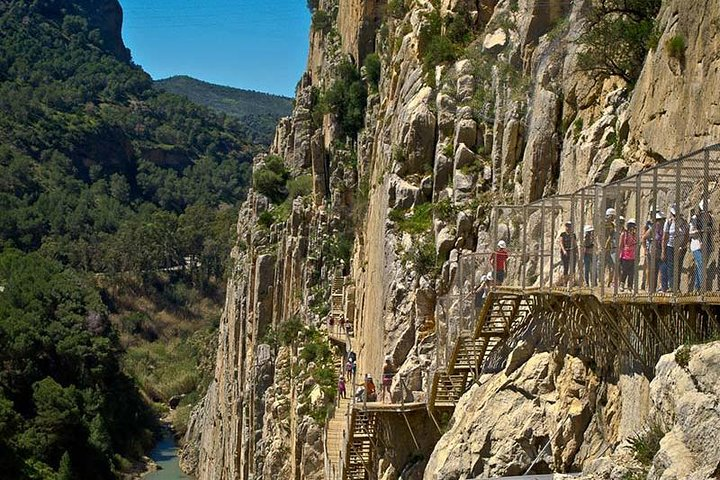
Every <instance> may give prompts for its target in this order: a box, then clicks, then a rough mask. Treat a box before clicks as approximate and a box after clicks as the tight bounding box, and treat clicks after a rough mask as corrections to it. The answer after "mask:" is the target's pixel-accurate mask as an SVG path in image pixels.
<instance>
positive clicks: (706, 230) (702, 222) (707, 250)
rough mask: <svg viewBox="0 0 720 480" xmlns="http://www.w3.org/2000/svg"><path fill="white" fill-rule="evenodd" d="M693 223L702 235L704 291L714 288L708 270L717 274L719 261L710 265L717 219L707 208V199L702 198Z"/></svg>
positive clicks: (702, 287) (702, 286)
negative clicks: (715, 219)
mask: <svg viewBox="0 0 720 480" xmlns="http://www.w3.org/2000/svg"><path fill="white" fill-rule="evenodd" d="M693 223H694V224H695V228H696V229H697V230H698V233H699V236H700V245H701V252H702V260H703V267H702V270H703V273H704V274H705V277H704V278H703V284H702V285H701V289H702V291H706V290H712V284H713V277H712V276H711V275H708V271H711V272H713V273H716V274H717V271H716V270H717V262H716V264H715V265H714V266H710V259H711V258H712V253H713V248H714V246H715V245H714V242H713V240H714V238H715V221H714V219H713V216H712V214H711V213H710V211H709V209H708V208H707V204H706V201H705V200H701V201H700V204H698V213H697V214H696V217H695V221H694V222H693Z"/></svg>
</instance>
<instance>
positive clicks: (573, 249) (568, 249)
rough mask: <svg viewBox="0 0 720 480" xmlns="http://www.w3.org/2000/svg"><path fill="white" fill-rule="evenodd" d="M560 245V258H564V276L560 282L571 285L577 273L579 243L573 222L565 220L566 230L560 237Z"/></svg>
mask: <svg viewBox="0 0 720 480" xmlns="http://www.w3.org/2000/svg"><path fill="white" fill-rule="evenodd" d="M558 245H559V247H560V260H562V266H563V276H562V280H560V284H561V285H563V286H570V284H571V283H572V278H573V276H574V275H575V262H576V261H577V252H578V243H577V236H576V235H575V232H573V231H572V222H570V221H569V220H568V221H567V222H565V231H564V232H561V233H560V237H559V238H558Z"/></svg>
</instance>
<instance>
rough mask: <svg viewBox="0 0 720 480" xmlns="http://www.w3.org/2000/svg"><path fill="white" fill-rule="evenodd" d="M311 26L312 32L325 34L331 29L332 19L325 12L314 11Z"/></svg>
mask: <svg viewBox="0 0 720 480" xmlns="http://www.w3.org/2000/svg"><path fill="white" fill-rule="evenodd" d="M311 24H312V29H313V30H314V31H316V32H323V33H327V32H328V31H330V27H332V18H331V17H330V15H329V14H328V13H327V12H326V11H325V10H315V11H314V12H313V15H312V23H311Z"/></svg>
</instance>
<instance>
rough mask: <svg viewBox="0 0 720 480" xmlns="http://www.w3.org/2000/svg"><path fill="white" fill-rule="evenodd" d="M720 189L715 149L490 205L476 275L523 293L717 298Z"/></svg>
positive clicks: (719, 162) (719, 157) (718, 157)
mask: <svg viewBox="0 0 720 480" xmlns="http://www.w3.org/2000/svg"><path fill="white" fill-rule="evenodd" d="M719 181H720V147H718V146H713V147H708V148H706V149H704V150H701V151H698V152H694V153H693V154H690V155H687V156H685V157H682V158H679V159H677V160H673V161H669V162H665V163H662V164H660V165H658V166H656V167H653V168H649V169H646V170H643V171H641V172H640V173H637V174H635V175H632V176H629V177H627V178H624V179H622V180H619V181H616V182H613V183H610V184H607V185H595V186H591V187H586V188H583V189H581V190H578V191H577V192H574V193H572V194H568V195H556V196H552V197H547V198H544V199H541V200H538V201H536V202H534V203H531V204H528V205H500V206H496V207H494V209H493V217H492V223H491V232H490V237H491V240H490V245H489V246H490V247H491V249H489V250H488V251H486V252H482V254H483V255H485V258H486V259H487V261H486V262H485V264H484V265H483V269H484V270H485V271H486V272H492V273H493V274H494V275H493V276H494V278H493V280H494V285H495V286H498V285H502V286H503V287H512V288H520V289H523V290H528V289H552V290H563V289H567V290H586V291H589V292H591V293H594V294H595V295H597V296H599V297H605V296H608V295H609V296H628V295H630V296H634V297H637V296H656V295H663V296H681V295H682V296H688V295H690V296H693V295H695V296H697V295H701V296H708V295H713V296H720V278H719V277H718V263H719V262H720V258H719V257H718V248H717V245H718V238H717V226H716V223H715V222H716V220H715V218H714V214H713V206H714V205H718V204H719V203H720V183H719ZM499 245H502V247H503V249H504V250H505V251H506V253H504V254H502V256H506V257H507V261H506V262H504V263H503V262H502V261H498V251H499V250H500V247H499ZM468 275H469V274H468V273H465V274H464V279H463V281H465V282H467V278H468ZM458 285H460V286H461V288H460V291H467V290H466V289H464V288H462V285H463V284H458Z"/></svg>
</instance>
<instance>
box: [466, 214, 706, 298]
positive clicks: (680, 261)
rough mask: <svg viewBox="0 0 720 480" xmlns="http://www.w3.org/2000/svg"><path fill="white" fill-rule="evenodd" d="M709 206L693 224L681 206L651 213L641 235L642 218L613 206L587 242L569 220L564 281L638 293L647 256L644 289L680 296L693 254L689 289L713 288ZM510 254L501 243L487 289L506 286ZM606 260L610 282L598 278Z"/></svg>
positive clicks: (560, 242) (563, 238)
mask: <svg viewBox="0 0 720 480" xmlns="http://www.w3.org/2000/svg"><path fill="white" fill-rule="evenodd" d="M706 207H707V206H706V204H705V201H701V202H700V203H699V204H698V206H697V208H696V209H693V210H692V211H691V212H690V221H687V220H686V218H685V216H684V215H683V214H682V212H681V211H680V209H679V208H678V207H677V206H676V205H671V206H670V208H669V209H668V215H665V213H663V212H662V211H661V210H655V209H651V218H649V219H648V220H647V222H646V223H645V225H644V227H643V230H642V233H639V232H638V225H637V221H636V219H634V218H628V219H627V220H626V219H625V218H623V217H622V216H618V214H617V211H616V210H615V209H614V208H608V209H607V210H606V211H605V219H604V222H603V232H602V235H601V236H600V238H598V236H596V234H595V227H594V226H593V225H584V226H583V230H582V232H583V233H582V241H578V238H577V235H576V234H575V231H574V226H573V223H572V222H571V221H566V222H565V224H564V227H565V228H564V229H563V231H562V232H560V235H559V236H558V237H557V249H558V251H559V252H560V261H561V264H562V277H561V278H560V280H559V282H558V283H559V284H560V285H566V286H573V285H575V284H576V283H579V284H583V282H584V285H585V286H588V287H590V286H592V287H596V286H597V285H598V283H599V282H600V281H604V282H605V283H606V285H607V287H613V288H615V287H617V288H618V289H619V290H620V291H626V290H627V291H629V290H633V289H634V285H635V273H636V271H637V270H638V266H639V260H640V259H639V258H638V253H640V254H641V255H644V257H645V264H644V269H643V277H642V280H641V284H640V290H647V291H649V292H650V293H655V292H658V291H659V292H678V291H679V289H680V277H681V274H682V271H683V267H684V264H685V257H686V255H687V252H688V250H689V251H690V252H691V255H692V260H693V263H692V266H691V268H690V270H689V273H690V279H689V281H688V285H689V290H690V291H704V290H707V289H709V288H710V286H709V285H708V283H709V280H708V279H707V266H708V260H709V258H710V254H711V253H712V251H713V247H714V245H713V238H714V236H715V225H714V219H713V217H712V215H711V214H710V212H709V210H708V208H706ZM601 251H602V252H604V255H603V258H600V252H601ZM509 256H510V254H509V252H508V250H507V245H506V243H505V241H504V240H500V241H499V242H498V243H497V248H496V249H495V251H494V252H493V253H492V254H491V256H490V258H489V263H490V266H491V268H492V273H491V274H488V275H487V276H484V277H483V278H482V282H481V283H482V284H483V287H482V288H486V287H487V285H490V284H495V285H502V283H503V281H504V280H505V277H506V269H507V262H508V258H509ZM580 259H582V263H581V260H580ZM601 261H602V262H604V267H605V272H606V275H605V279H599V278H598V276H599V272H600V271H601V268H600V267H601V265H600V262H601ZM577 266H581V268H582V272H583V273H582V275H581V276H580V278H578V277H577V275H576V273H577V269H576V267H577ZM658 279H659V283H658ZM482 288H481V289H480V292H482V291H483V289H482Z"/></svg>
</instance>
